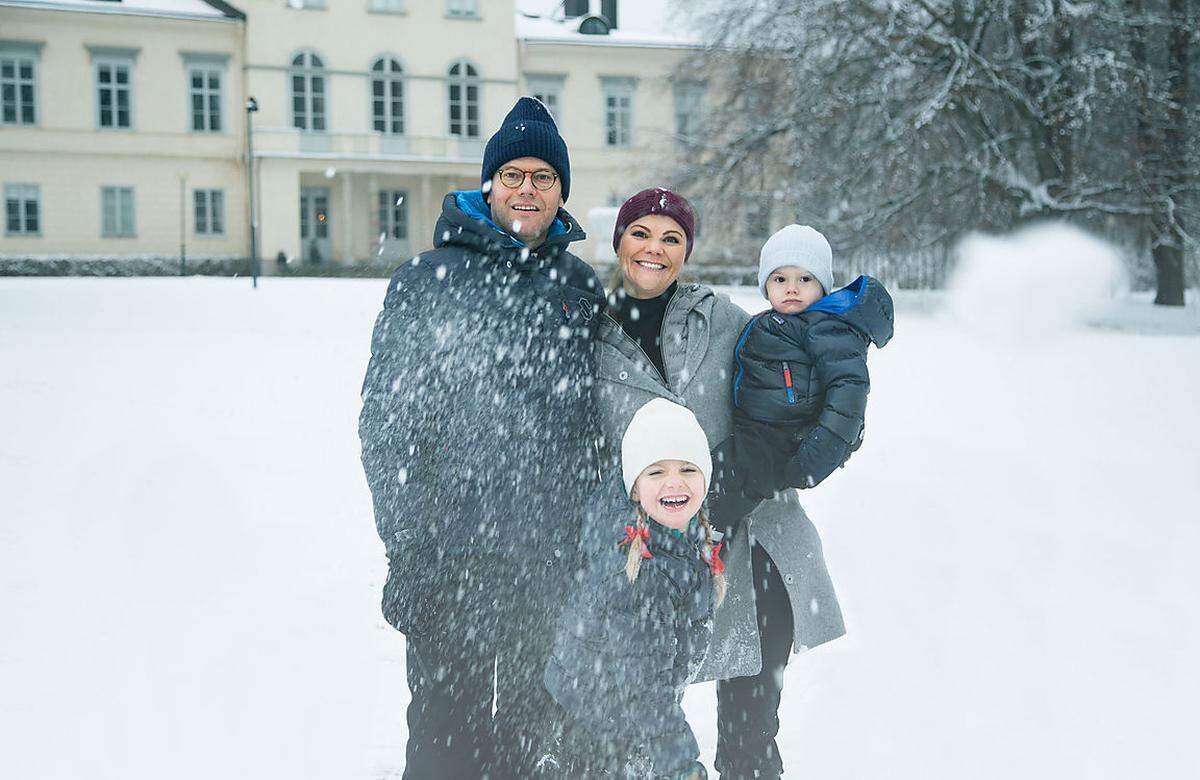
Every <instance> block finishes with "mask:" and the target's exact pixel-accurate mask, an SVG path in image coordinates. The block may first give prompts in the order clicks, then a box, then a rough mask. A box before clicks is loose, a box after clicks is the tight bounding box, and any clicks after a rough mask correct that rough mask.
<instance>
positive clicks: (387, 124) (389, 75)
mask: <svg viewBox="0 0 1200 780" xmlns="http://www.w3.org/2000/svg"><path fill="white" fill-rule="evenodd" d="M380 65H383V68H384V69H383V70H376V68H377V67H379V66H380ZM393 66H394V67H393ZM370 74H371V77H370V78H369V79H368V80H367V86H368V89H369V90H370V106H371V130H372V131H373V132H376V133H381V134H383V135H390V136H398V135H404V131H405V127H406V125H405V120H406V113H407V112H406V111H405V105H404V98H405V93H406V92H407V89H406V86H407V84H406V82H405V70H404V63H402V62H401V61H400V58H399V57H397V56H395V55H392V54H381V55H379V56H378V57H376V58H375V59H374V60H373V61H372V62H371V68H370ZM376 84H382V85H383V95H382V97H380V96H377V95H376V94H375V85H376ZM377 102H378V103H382V107H383V111H382V113H380V112H379V111H377V110H376V109H377V108H378V106H376V103H377ZM380 122H382V123H383V129H380V128H379V126H378V125H379V123H380ZM397 128H398V129H397Z"/></svg>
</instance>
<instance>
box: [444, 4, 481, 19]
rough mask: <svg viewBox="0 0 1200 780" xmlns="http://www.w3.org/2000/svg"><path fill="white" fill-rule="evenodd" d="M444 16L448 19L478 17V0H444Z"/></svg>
mask: <svg viewBox="0 0 1200 780" xmlns="http://www.w3.org/2000/svg"><path fill="white" fill-rule="evenodd" d="M446 16H447V17H449V18H450V19H478V18H479V0H446Z"/></svg>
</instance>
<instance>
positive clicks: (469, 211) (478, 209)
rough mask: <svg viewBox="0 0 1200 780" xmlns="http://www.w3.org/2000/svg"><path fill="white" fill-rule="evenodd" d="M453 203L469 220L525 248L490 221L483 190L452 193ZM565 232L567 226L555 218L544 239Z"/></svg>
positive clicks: (522, 243)
mask: <svg viewBox="0 0 1200 780" xmlns="http://www.w3.org/2000/svg"><path fill="white" fill-rule="evenodd" d="M454 202H455V203H456V204H458V207H459V208H460V209H462V212H463V213H464V214H466V215H467V216H468V217H470V218H471V219H476V220H479V221H480V222H484V223H486V224H487V226H488V227H490V228H491V229H492V230H495V231H496V232H497V233H499V234H501V235H503V236H505V237H506V238H508V240H509V241H511V242H512V244H513V246H525V243H524V242H523V241H518V240H517V239H515V238H513V236H512V234H511V233H509V232H508V231H507V230H505V229H504V228H502V227H500V226H499V225H497V224H496V223H495V222H494V221H493V220H492V210H491V208H490V207H489V206H488V204H487V201H486V200H484V199H483V190H461V191H457V192H455V193H454ZM566 232H567V226H566V225H565V224H563V221H562V219H560V218H559V217H557V216H555V217H554V222H552V223H551V224H550V231H549V232H548V233H547V234H546V238H553V237H555V236H561V235H563V234H564V233H566Z"/></svg>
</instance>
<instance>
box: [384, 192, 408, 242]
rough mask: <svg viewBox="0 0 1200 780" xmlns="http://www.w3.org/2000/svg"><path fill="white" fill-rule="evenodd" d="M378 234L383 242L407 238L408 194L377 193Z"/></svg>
mask: <svg viewBox="0 0 1200 780" xmlns="http://www.w3.org/2000/svg"><path fill="white" fill-rule="evenodd" d="M379 234H380V235H381V236H382V237H383V240H385V241H386V240H388V239H407V238H408V193H406V192H405V191H404V190H380V191H379Z"/></svg>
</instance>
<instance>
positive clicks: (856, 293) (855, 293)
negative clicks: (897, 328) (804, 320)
mask: <svg viewBox="0 0 1200 780" xmlns="http://www.w3.org/2000/svg"><path fill="white" fill-rule="evenodd" d="M809 312H825V313H826V314H832V315H834V316H836V317H840V318H841V319H843V320H845V321H846V322H848V323H850V324H851V325H853V326H854V327H855V328H857V329H858V330H860V331H862V332H863V333H864V334H866V336H867V338H869V339H870V340H871V341H873V342H874V343H875V346H877V347H882V346H884V345H886V344H887V343H888V342H889V341H891V339H892V333H893V324H894V321H895V311H894V309H893V305H892V296H891V295H889V294H888V291H887V289H886V288H885V287H884V286H883V285H882V284H881V283H880V282H879V280H878V279H875V278H874V277H871V276H865V275H864V276H860V277H858V278H857V279H855V280H854V281H853V282H851V283H850V284H848V285H846V286H845V287H843V288H842V289H840V290H834V291H833V292H831V293H830V294H829V295H826V296H825V297H824V298H821V299H820V300H818V301H817V302H816V303H814V304H813V305H812V306H809V307H808V308H807V309H805V310H804V313H806V314H807V313H809Z"/></svg>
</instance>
